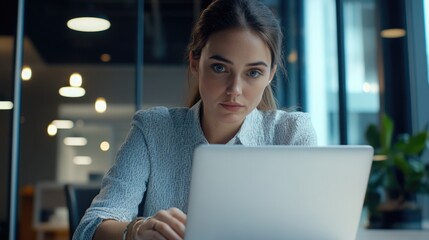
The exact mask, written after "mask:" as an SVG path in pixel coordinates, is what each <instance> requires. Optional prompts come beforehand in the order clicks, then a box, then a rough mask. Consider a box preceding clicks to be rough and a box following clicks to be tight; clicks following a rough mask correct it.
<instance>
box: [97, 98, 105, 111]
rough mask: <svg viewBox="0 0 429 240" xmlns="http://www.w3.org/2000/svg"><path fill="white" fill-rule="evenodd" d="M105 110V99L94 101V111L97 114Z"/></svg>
mask: <svg viewBox="0 0 429 240" xmlns="http://www.w3.org/2000/svg"><path fill="white" fill-rule="evenodd" d="M106 109H107V103H106V99H104V98H102V97H99V98H97V100H95V111H97V112H98V113H104V112H105V111H106Z"/></svg>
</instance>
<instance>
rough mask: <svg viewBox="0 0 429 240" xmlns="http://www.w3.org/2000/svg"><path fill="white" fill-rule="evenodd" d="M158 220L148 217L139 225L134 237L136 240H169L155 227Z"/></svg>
mask: <svg viewBox="0 0 429 240" xmlns="http://www.w3.org/2000/svg"><path fill="white" fill-rule="evenodd" d="M158 222H159V221H158V220H155V219H152V218H151V219H148V220H147V221H144V222H142V224H139V225H138V226H137V229H136V232H135V235H134V238H133V239H135V240H167V238H165V237H164V236H163V235H162V234H161V233H160V232H158V231H157V230H156V229H155V227H156V225H157V224H158Z"/></svg>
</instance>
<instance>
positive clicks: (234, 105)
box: [220, 102, 244, 112]
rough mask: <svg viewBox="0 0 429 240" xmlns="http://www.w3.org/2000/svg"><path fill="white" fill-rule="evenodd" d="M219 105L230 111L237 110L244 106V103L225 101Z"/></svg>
mask: <svg viewBox="0 0 429 240" xmlns="http://www.w3.org/2000/svg"><path fill="white" fill-rule="evenodd" d="M220 105H221V106H222V107H223V108H225V109H226V110H228V111H231V112H237V111H239V110H240V109H242V108H243V107H244V105H241V104H239V103H236V102H225V103H220Z"/></svg>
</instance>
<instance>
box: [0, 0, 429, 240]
mask: <svg viewBox="0 0 429 240" xmlns="http://www.w3.org/2000/svg"><path fill="white" fill-rule="evenodd" d="M18 2H19V1H15V0H5V1H2V3H1V5H0V6H1V7H0V106H1V109H0V239H6V238H7V234H8V227H9V212H10V211H11V203H10V202H9V199H10V194H11V190H13V188H11V173H12V172H11V162H12V161H11V159H12V155H13V154H12V145H13V144H12V142H13V141H12V139H13V137H12V126H13V111H14V109H16V108H17V107H18V109H20V118H19V121H18V122H19V126H20V128H19V130H20V131H19V139H18V141H17V142H18V143H19V152H18V153H19V154H18V156H17V157H18V158H17V159H19V162H18V163H19V164H18V172H19V175H18V176H16V178H17V180H18V181H17V182H18V186H17V188H18V191H17V192H16V194H17V200H18V203H17V204H18V212H17V216H18V218H17V222H18V225H17V226H18V229H17V231H18V232H19V233H20V236H21V237H22V236H24V235H25V234H29V235H25V236H30V237H31V236H35V234H36V233H37V234H38V237H39V238H43V237H44V236H42V235H43V234H45V233H46V232H49V231H51V235H49V234H48V235H47V238H49V237H51V238H53V236H55V231H57V232H59V233H58V234H57V235H59V236H60V237H61V236H62V235H61V232H66V231H67V229H66V224H61V221H62V219H64V216H65V215H66V213H65V212H64V209H62V208H61V207H57V209H56V210H55V211H45V212H43V213H41V215H43V216H42V217H40V218H39V217H34V216H33V213H34V209H33V208H31V207H32V206H34V202H35V201H36V199H35V195H36V192H37V186H45V187H46V186H47V187H46V189H50V187H51V188H52V189H55V186H57V185H58V186H61V184H63V183H69V182H78V183H89V182H94V181H95V182H96V181H99V179H100V178H101V177H102V175H103V174H104V173H105V172H106V171H107V170H108V168H109V167H110V166H111V165H112V163H113V162H114V159H115V154H116V151H117V150H118V148H119V147H120V145H121V143H122V141H123V140H124V138H125V137H126V134H127V132H128V130H129V126H130V121H131V117H132V115H133V113H134V112H135V111H136V110H137V109H140V108H148V107H151V106H156V105H163V106H185V105H186V94H187V89H188V82H187V66H186V61H185V56H184V55H185V49H186V45H187V43H188V40H189V34H190V32H191V27H192V24H193V22H194V20H195V19H196V18H197V17H198V15H199V13H200V11H201V9H203V8H204V7H205V6H207V5H208V4H209V2H210V1H209V0H151V1H144V4H142V5H143V7H139V2H140V0H123V1H119V0H63V1H55V0H38V1H35V0H27V1H25V2H24V1H22V2H23V3H24V5H23V8H24V10H25V11H24V15H23V18H21V19H22V20H23V26H24V28H23V29H21V28H20V27H19V26H20V25H19V21H18V19H19V18H18V14H17V13H18V9H19V8H18V6H19V5H18ZM264 2H265V3H266V4H267V5H268V6H269V7H271V8H272V9H273V11H274V12H275V13H276V14H277V15H278V17H279V19H280V20H281V23H282V25H283V30H284V34H285V47H284V58H285V61H286V65H287V72H288V73H287V78H282V79H280V78H279V79H276V80H275V92H276V96H277V99H278V101H279V104H280V106H281V107H284V108H288V107H296V108H297V109H298V110H300V111H306V112H309V113H310V114H311V116H312V119H313V123H314V126H315V128H316V131H317V133H318V141H319V143H320V145H330V144H366V142H365V136H364V133H365V129H366V128H367V126H368V125H369V124H371V123H375V124H378V122H379V117H380V113H381V112H387V113H388V114H389V115H391V116H392V118H393V119H394V121H395V123H396V133H404V132H415V131H418V130H421V129H422V128H423V127H424V126H425V125H426V124H427V123H428V119H429V108H428V107H427V103H428V102H429V90H428V88H429V86H428V82H429V79H428V74H427V66H428V63H429V61H428V58H427V56H428V51H429V50H428V49H429V48H428V47H427V46H429V45H428V44H427V41H428V39H429V36H428V35H427V34H429V24H425V21H426V22H428V21H429V20H428V19H429V10H428V9H429V1H428V0H412V1H407V0H284V1H282V0H265V1H264ZM84 16H90V17H99V18H103V19H106V20H108V21H109V22H110V27H109V28H108V29H106V30H103V31H98V32H82V31H76V30H72V29H70V28H69V27H68V26H67V22H68V21H69V20H70V19H72V18H75V17H84ZM139 19H141V20H140V21H139ZM395 29H396V30H395ZM386 30H387V31H386ZM20 34H21V35H22V36H23V43H22V45H21V43H20V42H19V41H16V40H17V39H19V38H17V36H19V35H20ZM389 34H390V35H389ZM21 46H22V47H23V48H22V52H23V54H22V61H21V62H22V69H21V64H20V61H16V57H17V54H16V53H17V52H18V53H19V49H20V47H21ZM17 49H18V51H17ZM18 60H19V58H18ZM16 69H18V70H19V71H21V70H22V71H21V76H18V77H19V78H20V79H21V82H20V85H21V87H20V89H21V94H20V96H14V92H16V91H14V86H15V82H14V77H15V74H14V72H15V70H16ZM63 87H69V90H70V89H71V90H73V91H75V93H76V94H78V93H79V91H82V90H84V91H85V94H84V95H82V96H74V97H67V96H62V95H60V93H59V90H60V89H61V88H63ZM63 95H64V93H63ZM14 97H18V98H20V100H21V103H20V104H19V106H17V105H13V103H14ZM58 120H64V121H58ZM426 159H427V157H426ZM12 177H13V176H12ZM39 190H40V189H39ZM12 192H13V191H12ZM39 200H40V199H39ZM39 200H37V201H39ZM40 201H41V200H40ZM58 201H59V202H61V201H62V200H61V199H60V200H58ZM39 204H41V203H40V202H39ZM42 205H43V204H42ZM50 221H51V222H56V223H59V224H58V225H57V228H55V227H53V228H48V227H46V228H43V229H42V228H40V229H37V228H35V224H36V223H42V222H48V223H49V222H50ZM36 230H37V232H36ZM41 232H43V233H41ZM27 239H29V238H27Z"/></svg>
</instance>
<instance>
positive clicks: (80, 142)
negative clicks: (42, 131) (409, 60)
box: [64, 137, 88, 147]
mask: <svg viewBox="0 0 429 240" xmlns="http://www.w3.org/2000/svg"><path fill="white" fill-rule="evenodd" d="M87 143H88V140H86V138H84V137H66V138H64V144H65V145H67V146H74V147H77V146H85V145H86V144H87Z"/></svg>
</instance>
